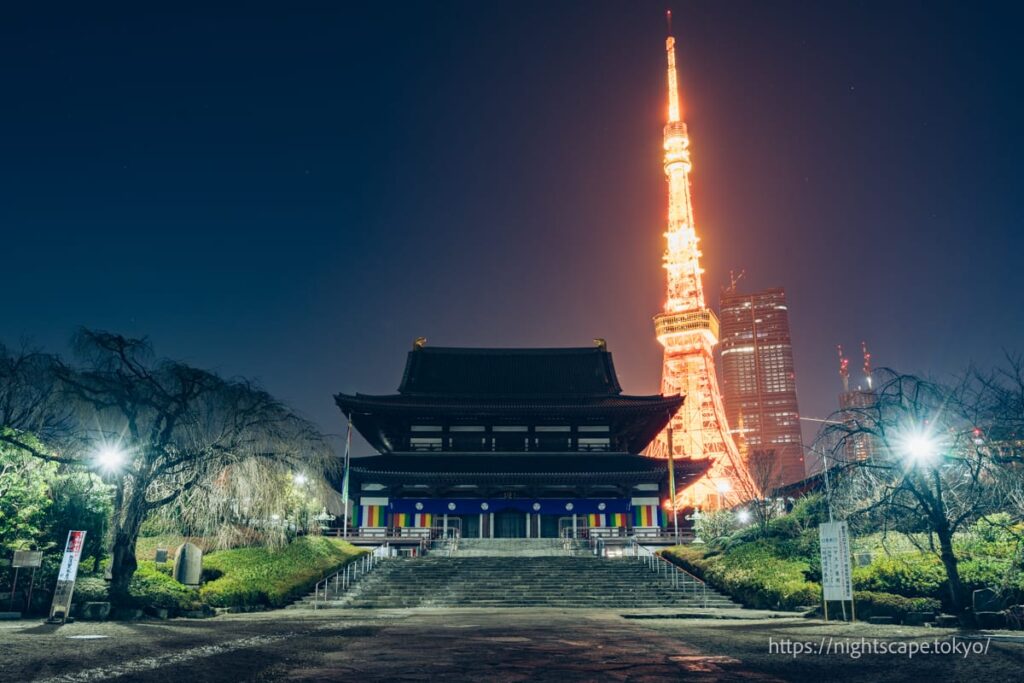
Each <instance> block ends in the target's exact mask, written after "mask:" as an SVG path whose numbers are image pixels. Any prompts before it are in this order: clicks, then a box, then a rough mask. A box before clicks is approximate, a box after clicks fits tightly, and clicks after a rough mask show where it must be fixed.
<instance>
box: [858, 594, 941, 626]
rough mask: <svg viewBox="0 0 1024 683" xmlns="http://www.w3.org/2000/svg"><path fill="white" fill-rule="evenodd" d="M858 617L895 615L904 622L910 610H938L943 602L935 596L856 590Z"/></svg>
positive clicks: (932, 611)
mask: <svg viewBox="0 0 1024 683" xmlns="http://www.w3.org/2000/svg"><path fill="white" fill-rule="evenodd" d="M853 599H854V602H855V603H856V610H857V618H858V619H869V618H870V617H893V618H894V619H896V621H899V622H902V621H903V619H904V617H906V616H907V613H908V612H928V613H932V614H934V613H936V612H938V611H939V610H940V609H941V607H942V604H941V603H940V602H939V601H938V600H936V599H935V598H907V597H904V596H902V595H893V594H892V593H875V592H872V591H854V593H853Z"/></svg>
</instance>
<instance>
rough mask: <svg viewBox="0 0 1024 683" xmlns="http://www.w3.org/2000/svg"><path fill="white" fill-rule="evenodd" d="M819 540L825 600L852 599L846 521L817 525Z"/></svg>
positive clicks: (851, 577)
mask: <svg viewBox="0 0 1024 683" xmlns="http://www.w3.org/2000/svg"><path fill="white" fill-rule="evenodd" d="M818 539H819V540H820V542H821V587H822V589H823V590H824V593H825V600H853V567H852V565H851V562H850V533H849V530H848V529H847V527H846V522H826V523H825V524H819V525H818Z"/></svg>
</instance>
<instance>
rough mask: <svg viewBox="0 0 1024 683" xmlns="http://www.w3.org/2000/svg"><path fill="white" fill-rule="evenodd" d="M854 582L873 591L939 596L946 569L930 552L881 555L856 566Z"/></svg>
mask: <svg viewBox="0 0 1024 683" xmlns="http://www.w3.org/2000/svg"><path fill="white" fill-rule="evenodd" d="M853 585H854V588H855V589H857V590H863V591H868V592H874V593H893V594H896V595H903V596H906V597H910V598H912V597H918V596H925V597H935V598H938V597H942V593H943V591H944V590H945V586H946V570H945V569H944V568H943V566H942V562H940V561H939V558H938V557H936V556H935V555H932V554H930V553H913V554H900V555H895V556H886V555H880V556H876V557H874V558H873V559H872V561H871V564H869V565H867V566H866V567H855V568H854V570H853Z"/></svg>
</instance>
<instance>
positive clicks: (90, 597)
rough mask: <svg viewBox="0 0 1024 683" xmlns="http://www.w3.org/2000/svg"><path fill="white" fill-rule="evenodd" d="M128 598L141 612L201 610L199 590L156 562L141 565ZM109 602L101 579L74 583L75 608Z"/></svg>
mask: <svg viewBox="0 0 1024 683" xmlns="http://www.w3.org/2000/svg"><path fill="white" fill-rule="evenodd" d="M128 594H129V595H130V596H131V598H132V602H133V603H134V605H135V606H136V607H139V608H144V607H159V608H165V609H169V610H171V611H172V612H181V611H186V610H192V609H197V608H198V607H199V606H200V599H199V592H198V591H197V590H196V589H194V588H190V587H188V586H183V585H182V584H180V583H178V582H177V581H175V580H174V579H172V578H171V577H170V575H169V571H168V570H167V569H166V568H164V567H158V566H157V564H156V563H155V562H139V566H138V569H136V570H135V574H133V575H132V580H131V583H130V584H128ZM109 599H110V598H109V587H108V584H107V582H106V581H104V580H103V579H102V578H101V577H98V576H86V577H82V578H80V579H78V581H76V582H75V594H74V597H73V601H74V603H75V604H84V603H86V602H107V601H108V600H109Z"/></svg>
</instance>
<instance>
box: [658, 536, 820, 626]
mask: <svg viewBox="0 0 1024 683" xmlns="http://www.w3.org/2000/svg"><path fill="white" fill-rule="evenodd" d="M663 554H664V556H665V557H666V558H668V559H669V560H670V561H672V562H674V563H676V564H678V565H680V566H681V567H683V568H684V569H687V570H688V571H691V572H692V573H694V574H696V575H697V576H699V577H700V578H702V579H704V580H705V581H707V582H708V583H709V584H711V585H712V586H713V587H715V588H718V589H720V590H722V591H724V592H726V593H728V594H729V595H731V596H732V597H733V598H735V599H737V600H739V601H740V602H742V603H743V604H744V605H745V606H747V607H753V608H756V609H781V610H791V609H797V608H799V607H806V606H810V605H816V604H818V602H819V601H820V599H819V596H820V593H821V587H820V586H819V585H818V584H816V583H813V582H811V581H808V580H807V578H806V574H807V570H808V564H807V562H806V561H805V560H803V559H801V558H783V557H780V556H779V555H778V553H777V552H776V549H774V548H773V547H772V544H771V543H770V542H769V541H766V540H761V541H757V542H753V543H747V544H744V545H742V546H738V547H735V548H733V549H731V550H730V551H728V552H727V553H721V552H717V551H714V550H709V551H707V552H706V551H705V550H702V549H700V548H697V547H695V546H676V547H674V548H668V549H666V550H665V551H664V552H663Z"/></svg>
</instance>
